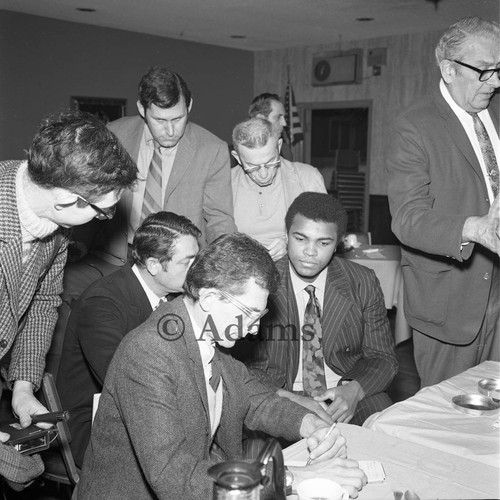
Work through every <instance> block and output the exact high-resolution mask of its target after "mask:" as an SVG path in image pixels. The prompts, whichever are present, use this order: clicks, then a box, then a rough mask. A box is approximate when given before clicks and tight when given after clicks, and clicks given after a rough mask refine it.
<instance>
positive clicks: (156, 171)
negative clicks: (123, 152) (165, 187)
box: [141, 144, 162, 222]
mask: <svg viewBox="0 0 500 500" xmlns="http://www.w3.org/2000/svg"><path fill="white" fill-rule="evenodd" d="M161 179H162V164H161V154H160V146H158V145H157V144H155V150H154V153H153V158H151V163H150V164H149V171H148V177H147V179H146V189H145V191H144V201H143V203H142V214H141V222H142V221H143V220H144V219H145V218H146V217H147V216H148V215H149V214H153V213H156V212H159V211H160V210H161V193H162V191H161Z"/></svg>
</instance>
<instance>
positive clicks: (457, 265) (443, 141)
mask: <svg viewBox="0 0 500 500" xmlns="http://www.w3.org/2000/svg"><path fill="white" fill-rule="evenodd" d="M499 108H500V107H499V106H498V100H493V101H492V103H491V104H490V107H489V112H490V115H491V117H492V119H493V123H494V124H495V127H496V129H497V131H498V127H499V117H498V114H499ZM387 176H388V195H389V204H390V209H391V214H392V230H393V231H394V234H395V235H396V236H397V237H398V238H399V240H400V241H401V243H403V245H404V246H403V250H402V261H401V264H402V269H403V278H404V287H405V294H404V299H405V301H404V310H405V314H406V317H407V319H408V323H409V324H410V326H411V327H412V328H415V329H417V330H418V331H420V332H422V333H425V334H426V335H429V336H430V337H433V338H436V339H439V340H442V341H444V342H450V343H453V344H467V343H469V342H471V341H472V340H473V339H474V337H475V336H476V335H477V332H478V331H479V328H480V326H481V323H482V320H483V318H484V315H485V309H486V306H487V304H488V295H489V292H490V287H491V285H490V283H491V273H492V270H493V266H497V268H498V266H499V258H498V256H495V255H494V254H493V253H492V252H490V251H488V250H486V249H485V248H483V247H481V246H480V245H475V244H474V243H470V244H468V245H465V246H464V247H463V249H461V237H462V229H463V225H464V222H465V220H466V219H467V218H468V217H469V216H477V215H479V216H480V215H484V214H486V213H487V212H488V210H489V208H490V204H489V200H488V193H487V190H486V184H485V181H484V177H483V174H482V172H481V167H480V165H479V162H478V159H477V157H476V155H475V153H474V150H473V149H472V145H471V143H470V141H469V138H468V137H467V134H466V133H465V130H464V128H463V127H462V125H461V123H460V121H459V120H458V118H457V116H456V115H455V113H454V112H453V111H452V109H451V108H450V106H449V105H448V103H447V102H446V101H445V100H444V98H443V96H442V95H441V92H440V90H439V88H438V89H436V91H435V92H434V93H433V94H432V95H431V96H429V97H426V98H424V99H422V100H421V101H419V102H417V103H416V104H414V105H413V106H411V107H410V108H408V109H407V110H405V111H404V112H403V113H402V115H401V116H400V117H399V118H398V119H397V120H396V122H395V124H394V127H393V131H392V140H391V142H390V148H389V151H388V156H387Z"/></svg>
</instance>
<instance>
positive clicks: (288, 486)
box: [285, 465, 293, 496]
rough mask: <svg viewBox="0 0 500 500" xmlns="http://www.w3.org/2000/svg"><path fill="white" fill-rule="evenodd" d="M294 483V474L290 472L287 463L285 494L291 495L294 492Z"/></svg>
mask: <svg viewBox="0 0 500 500" xmlns="http://www.w3.org/2000/svg"><path fill="white" fill-rule="evenodd" d="M292 485H293V474H292V473H291V472H290V470H289V469H288V467H287V466H286V465H285V495H286V496H289V495H291V494H292Z"/></svg>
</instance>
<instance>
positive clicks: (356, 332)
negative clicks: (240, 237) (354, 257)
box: [247, 256, 398, 397]
mask: <svg viewBox="0 0 500 500" xmlns="http://www.w3.org/2000/svg"><path fill="white" fill-rule="evenodd" d="M276 267H277V268H278V271H279V273H280V276H281V283H280V286H279V288H278V291H277V292H276V293H275V294H271V295H270V296H269V299H268V308H269V312H268V313H267V314H266V315H265V316H264V317H263V319H262V321H261V327H260V328H261V333H263V334H264V335H265V336H267V340H257V339H253V338H252V339H249V341H248V342H247V344H249V349H254V351H253V352H252V354H251V356H250V360H249V362H248V363H247V366H248V367H249V368H250V370H251V371H253V372H254V373H255V374H256V375H257V376H258V378H259V379H260V380H262V381H263V382H265V383H267V384H269V385H270V386H271V387H274V388H283V389H285V390H287V391H291V390H292V388H293V382H294V380H295V377H296V375H297V371H298V366H299V352H300V342H301V332H300V329H299V325H300V322H299V315H298V310H297V302H296V299H295V293H294V290H293V286H292V281H291V278H290V267H289V260H288V256H285V257H283V258H282V259H280V260H279V261H278V262H277V263H276ZM282 325H283V326H287V325H290V326H289V327H287V328H285V329H284V331H283V332H281V331H280V330H281V328H280V327H281V326H282ZM293 327H295V329H294V328H293ZM321 328H322V333H323V353H324V356H325V363H326V364H327V365H328V366H329V367H330V369H332V370H333V371H334V372H335V373H337V374H338V375H341V376H342V379H355V380H356V381H357V382H359V383H360V385H361V387H362V388H363V391H364V392H365V397H368V396H371V395H373V394H377V393H379V392H383V391H385V390H386V389H387V387H388V386H389V385H390V383H391V381H392V379H393V378H394V375H395V374H396V373H397V370H398V362H397V359H396V356H395V353H394V340H393V338H392V334H391V330H390V327H389V321H388V319H387V311H386V309H385V304H384V296H383V294H382V290H381V288H380V284H379V282H378V279H377V277H376V276H375V273H374V272H373V271H372V270H371V269H368V268H366V267H363V266H360V265H358V264H356V263H354V262H351V261H349V260H346V259H342V258H340V257H334V258H333V259H332V261H331V263H330V264H329V266H328V272H327V276H326V288H325V297H324V301H323V312H322V317H321ZM271 329H272V333H271ZM282 335H284V337H282ZM265 338H266V337H265Z"/></svg>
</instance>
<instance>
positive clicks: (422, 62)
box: [254, 32, 442, 194]
mask: <svg viewBox="0 0 500 500" xmlns="http://www.w3.org/2000/svg"><path fill="white" fill-rule="evenodd" d="M441 34H442V32H428V33H418V34H412V35H402V36H392V37H383V38H372V39H368V40H360V41H357V42H345V43H342V46H341V47H339V43H332V44H330V45H317V46H308V47H296V48H289V49H285V50H273V51H263V52H257V53H256V54H255V66H254V94H255V95H257V94H259V93H261V92H276V93H278V94H280V95H281V96H284V93H285V88H286V83H287V66H290V79H291V82H292V85H293V89H294V93H295V99H296V101H297V104H298V106H299V107H300V105H301V104H310V103H325V102H339V101H346V102H347V101H360V100H365V99H370V100H372V103H373V106H372V123H371V150H370V154H369V161H370V165H369V167H370V194H387V188H386V177H385V165H384V163H385V162H384V155H385V150H386V147H387V140H388V130H389V127H390V125H391V122H392V121H393V120H394V118H395V117H396V116H397V115H398V114H399V112H400V111H401V110H402V109H403V108H404V107H406V106H407V105H409V104H410V103H411V102H413V101H414V100H416V99H417V98H419V97H420V96H422V95H425V94H426V93H427V92H428V91H430V89H432V88H433V87H434V86H436V85H438V81H439V70H438V67H437V66H436V63H435V59H434V48H435V46H436V44H437V41H438V40H439V37H440V36H441ZM379 47H385V48H386V49H387V64H386V65H385V66H382V72H381V74H380V75H379V76H373V75H372V68H371V67H368V66H367V51H368V49H372V48H379ZM353 48H361V49H363V80H362V83H361V84H353V85H332V86H327V87H313V86H312V85H311V79H312V61H313V56H316V55H317V54H321V53H322V52H329V51H330V52H331V51H336V50H340V49H341V50H348V49H353ZM307 132H308V131H307V130H306V131H305V133H306V134H307Z"/></svg>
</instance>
